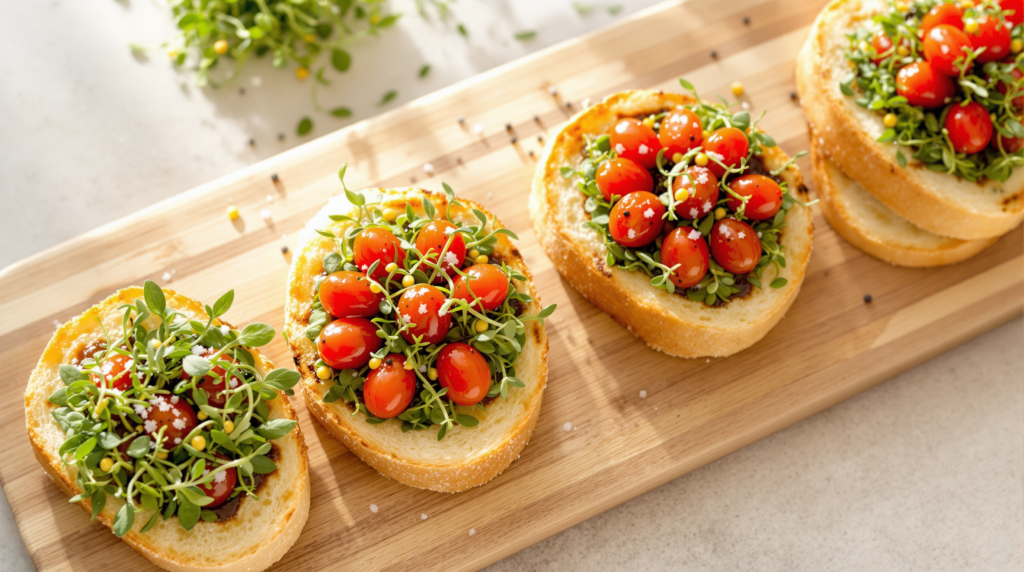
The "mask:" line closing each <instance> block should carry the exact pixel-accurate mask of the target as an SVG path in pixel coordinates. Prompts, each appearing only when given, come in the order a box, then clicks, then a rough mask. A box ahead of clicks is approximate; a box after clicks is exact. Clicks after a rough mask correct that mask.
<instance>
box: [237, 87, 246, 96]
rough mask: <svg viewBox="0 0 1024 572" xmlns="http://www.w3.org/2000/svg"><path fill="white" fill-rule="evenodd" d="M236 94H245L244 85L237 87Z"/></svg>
mask: <svg viewBox="0 0 1024 572" xmlns="http://www.w3.org/2000/svg"><path fill="white" fill-rule="evenodd" d="M238 95H245V88H244V87H240V88H238Z"/></svg>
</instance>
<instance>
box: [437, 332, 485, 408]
mask: <svg viewBox="0 0 1024 572" xmlns="http://www.w3.org/2000/svg"><path fill="white" fill-rule="evenodd" d="M437 376H438V378H439V379H440V380H441V387H446V388H448V393H446V394H445V395H446V396H448V399H451V400H452V401H454V402H455V403H456V404H458V405H466V406H468V405H476V404H477V403H480V402H481V401H482V400H483V398H484V397H487V391H488V390H489V389H490V388H491V368H490V366H489V365H487V360H486V359H485V358H484V356H483V355H481V354H480V352H479V351H477V350H476V349H475V348H474V347H472V346H470V345H467V344H464V343H462V342H457V343H454V344H448V345H446V346H445V347H444V348H443V349H442V350H441V352H440V353H439V354H437Z"/></svg>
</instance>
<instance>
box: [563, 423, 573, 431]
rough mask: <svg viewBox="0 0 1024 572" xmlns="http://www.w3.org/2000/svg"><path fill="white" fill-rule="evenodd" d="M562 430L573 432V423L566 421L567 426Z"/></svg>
mask: <svg viewBox="0 0 1024 572" xmlns="http://www.w3.org/2000/svg"><path fill="white" fill-rule="evenodd" d="M562 429H563V430H565V431H572V423H569V422H568V421H566V422H565V425H562Z"/></svg>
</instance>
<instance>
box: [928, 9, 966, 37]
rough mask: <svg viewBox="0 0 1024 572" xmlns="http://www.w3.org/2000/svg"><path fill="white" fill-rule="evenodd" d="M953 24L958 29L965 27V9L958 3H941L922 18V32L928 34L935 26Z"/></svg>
mask: <svg viewBox="0 0 1024 572" xmlns="http://www.w3.org/2000/svg"><path fill="white" fill-rule="evenodd" d="M943 24H945V25H947V26H953V27H954V28H956V29H957V30H963V29H964V11H963V10H961V9H960V7H959V6H957V5H956V4H945V3H944V4H939V5H937V6H935V7H934V8H932V9H931V10H929V11H928V13H927V14H925V15H924V18H921V28H920V30H921V32H922V33H923V34H924V35H925V36H927V35H928V32H930V31H931V29H932V28H934V27H935V26H940V25H943Z"/></svg>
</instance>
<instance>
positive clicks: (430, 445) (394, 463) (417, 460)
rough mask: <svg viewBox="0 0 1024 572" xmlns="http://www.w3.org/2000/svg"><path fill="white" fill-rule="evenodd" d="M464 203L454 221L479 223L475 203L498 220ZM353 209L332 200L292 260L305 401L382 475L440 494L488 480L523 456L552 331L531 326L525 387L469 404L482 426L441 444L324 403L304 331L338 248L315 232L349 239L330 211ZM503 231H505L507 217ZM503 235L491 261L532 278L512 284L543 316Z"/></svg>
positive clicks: (412, 194) (398, 203) (292, 334)
mask: <svg viewBox="0 0 1024 572" xmlns="http://www.w3.org/2000/svg"><path fill="white" fill-rule="evenodd" d="M378 191H379V192H381V193H382V194H383V196H384V203H385V206H391V207H394V208H396V209H404V208H405V205H406V204H409V205H411V206H412V208H413V210H414V211H415V212H416V213H417V214H419V215H420V216H422V213H423V207H422V198H423V197H429V198H430V200H431V202H432V203H433V204H434V205H435V207H436V208H437V211H438V212H439V213H440V212H444V211H445V209H446V208H447V204H448V201H447V198H446V197H445V195H443V194H440V193H431V192H430V191H426V190H422V189H397V190H396V189H378ZM457 202H459V203H461V205H462V206H455V205H453V206H452V208H451V217H452V219H453V220H454V221H463V222H465V223H467V224H479V221H478V220H477V219H476V217H475V216H473V214H472V211H471V209H474V208H476V209H479V210H480V211H482V212H483V213H484V214H485V215H486V216H487V218H488V220H493V215H492V214H491V213H490V212H488V211H487V210H486V209H484V208H483V207H482V206H480V205H478V204H476V203H474V202H472V201H469V200H465V199H457ZM352 210H353V207H352V205H351V204H350V203H349V202H348V200H347V199H346V198H345V197H344V196H339V197H335V198H334V199H333V200H332V201H331V202H330V203H328V204H327V205H326V206H325V207H324V208H323V209H322V210H321V211H320V213H319V214H318V215H317V216H316V217H314V218H313V219H312V220H311V221H310V222H309V223H308V224H307V226H306V229H305V231H304V232H303V235H302V237H301V238H300V239H299V248H298V250H297V252H296V256H295V259H294V261H293V262H292V269H291V273H290V275H289V284H288V300H287V303H286V308H285V313H286V326H285V329H286V331H287V332H288V338H289V341H290V343H291V346H292V354H293V356H294V358H295V363H296V366H297V367H298V370H299V373H300V374H301V375H302V386H303V390H304V392H305V398H306V404H307V406H308V408H309V410H310V412H311V413H313V415H314V416H315V417H316V418H317V419H318V420H319V421H320V423H321V424H323V426H324V427H326V428H327V430H328V431H329V432H330V433H331V435H332V436H334V438H336V439H338V440H339V441H341V442H342V443H343V444H344V445H345V446H346V447H348V448H349V449H350V450H351V451H352V452H353V453H355V454H356V455H357V456H358V457H359V458H360V459H362V460H363V461H364V462H365V463H367V464H368V465H370V466H372V467H373V468H375V469H377V471H379V472H380V473H381V474H383V475H385V476H387V477H390V478H393V479H395V480H396V481H398V482H400V483H403V484H406V485H409V486H412V487H417V488H423V489H429V490H433V491H438V492H459V491H463V490H466V489H468V488H471V487H475V486H478V485H482V484H484V483H486V482H487V481H489V480H491V479H492V478H494V477H495V476H497V475H498V474H500V473H501V472H502V471H503V470H504V469H505V468H506V467H507V466H508V465H509V464H510V463H511V462H512V461H513V460H515V459H516V458H517V457H518V455H519V453H520V452H521V451H522V449H523V447H525V446H526V443H527V441H528V440H529V438H530V435H532V433H533V429H534V427H535V426H536V424H537V417H538V415H539V413H540V407H541V398H542V396H543V392H544V387H545V384H546V382H547V352H548V339H547V333H546V331H545V329H544V327H543V326H542V325H541V324H540V323H539V322H536V321H530V322H527V323H526V327H527V336H526V343H525V344H524V345H523V351H522V353H521V354H520V356H519V359H518V360H517V361H516V363H515V368H516V375H517V377H518V378H519V379H520V380H522V381H523V382H524V383H525V384H526V387H525V388H518V389H514V390H513V391H512V392H510V394H509V399H508V400H504V399H501V398H498V399H496V400H494V401H493V402H492V403H490V404H489V405H488V406H487V411H480V410H478V409H475V408H465V410H464V412H465V413H468V414H472V415H474V416H475V417H477V418H478V419H479V420H480V424H479V425H478V426H477V427H472V428H467V427H462V426H456V427H455V428H454V429H453V430H452V431H449V432H448V433H447V435H446V436H445V438H444V439H443V440H442V441H437V438H436V430H422V431H409V432H407V433H402V431H401V428H400V424H399V423H398V422H387V423H383V424H380V425H371V424H369V423H366V416H365V414H364V413H359V414H357V415H352V414H351V413H352V410H351V409H350V408H349V406H348V405H346V404H345V403H344V402H343V401H340V400H339V401H336V402H333V403H324V402H323V396H324V394H325V393H326V392H327V390H328V389H329V386H328V385H327V384H324V383H322V382H321V381H320V380H319V379H317V377H316V373H315V371H314V364H315V363H316V361H317V360H318V359H319V355H318V353H317V349H316V345H315V344H314V343H313V342H311V341H310V340H309V339H308V338H306V336H305V334H304V332H305V329H306V327H307V326H308V324H309V315H310V311H311V308H312V303H313V297H314V289H313V282H314V280H315V278H316V277H317V276H318V275H320V274H322V273H323V264H322V261H323V256H324V255H325V254H326V253H327V252H330V251H331V250H333V249H334V245H333V243H332V242H331V241H330V240H328V239H326V238H324V237H322V236H320V235H319V234H317V233H316V230H318V229H319V230H332V231H333V232H334V233H335V234H336V235H338V236H342V235H343V234H342V233H343V232H344V229H345V228H347V226H348V224H347V223H337V222H333V221H331V220H330V219H329V218H328V215H336V214H350V213H351V212H352ZM496 228H502V226H501V223H500V222H498V223H497V226H496ZM497 239H498V243H497V245H496V247H495V252H494V254H493V255H492V258H495V257H498V258H500V259H501V260H503V261H504V262H505V263H506V264H508V266H509V267H511V268H513V269H515V270H517V271H518V272H519V273H520V274H522V275H523V276H524V277H525V278H526V281H525V282H518V281H513V284H514V285H515V287H516V289H517V290H519V291H520V292H524V291H525V292H526V293H528V294H529V295H530V296H531V297H532V298H533V302H532V303H531V304H530V305H529V306H528V307H527V308H526V309H525V311H524V314H525V315H528V314H536V313H537V312H539V311H540V309H541V305H540V300H539V297H538V295H537V292H536V289H535V288H534V286H533V279H532V276H531V275H530V271H529V269H528V268H527V267H526V264H525V263H524V262H523V259H522V256H520V254H519V251H518V250H516V248H515V247H514V246H513V245H512V243H511V241H510V240H509V239H508V237H506V236H504V235H498V236H497ZM460 409H462V408H460Z"/></svg>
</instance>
